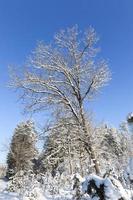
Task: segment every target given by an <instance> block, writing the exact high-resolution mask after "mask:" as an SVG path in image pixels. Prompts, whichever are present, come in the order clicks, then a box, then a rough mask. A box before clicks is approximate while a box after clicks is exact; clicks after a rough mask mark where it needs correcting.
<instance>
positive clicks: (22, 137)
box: [7, 121, 37, 177]
mask: <svg viewBox="0 0 133 200" xmlns="http://www.w3.org/2000/svg"><path fill="white" fill-rule="evenodd" d="M36 139H37V135H36V131H35V128H34V124H33V122H31V121H26V122H22V123H20V124H19V125H18V126H17V127H16V129H15V131H14V135H13V137H12V141H11V145H10V151H9V153H8V156H7V165H8V168H7V176H8V177H10V176H12V175H14V174H16V173H17V172H18V171H20V170H28V169H32V167H33V162H32V161H33V159H34V158H35V157H36V155H37V149H36V147H35V144H36Z"/></svg>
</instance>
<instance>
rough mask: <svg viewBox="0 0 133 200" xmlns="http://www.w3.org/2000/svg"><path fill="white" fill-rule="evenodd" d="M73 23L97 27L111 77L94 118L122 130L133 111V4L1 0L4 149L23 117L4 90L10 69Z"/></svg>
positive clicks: (125, 0)
mask: <svg viewBox="0 0 133 200" xmlns="http://www.w3.org/2000/svg"><path fill="white" fill-rule="evenodd" d="M75 24H78V25H79V28H80V29H84V28H86V27H88V26H89V25H92V26H93V27H94V28H95V29H96V31H97V33H98V35H99V36H100V43H99V45H100V46H101V48H102V53H101V56H102V57H103V58H107V59H108V61H109V63H110V68H111V71H112V73H113V75H112V81H111V82H110V85H109V86H108V87H106V88H104V90H102V93H101V94H100V95H99V96H98V97H97V98H96V100H95V101H94V102H93V103H92V104H90V109H93V111H94V112H95V117H96V119H98V120H101V121H102V120H104V121H107V122H109V123H111V124H114V125H115V126H118V124H119V123H120V122H121V121H122V120H123V119H125V117H126V115H127V113H128V112H130V111H132V110H133V1H132V0H12V1H11V0H0V150H1V149H3V144H4V145H5V144H7V143H8V138H10V137H11V135H12V131H13V129H14V128H15V126H16V124H17V123H18V122H20V121H21V120H23V119H24V118H25V117H24V116H22V115H21V112H22V108H21V105H20V103H18V102H17V94H15V93H14V92H13V91H11V90H9V89H8V88H7V87H6V86H7V84H8V79H9V77H8V65H21V64H23V63H24V62H25V59H26V56H27V55H28V54H29V53H30V52H31V50H32V49H33V48H34V47H35V45H36V42H37V41H38V40H45V41H49V40H50V39H52V36H53V34H54V33H55V32H57V31H58V30H59V29H61V28H65V27H68V26H72V25H75ZM0 158H1V160H0V162H2V161H3V160H2V156H1V157H0Z"/></svg>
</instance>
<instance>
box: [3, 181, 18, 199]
mask: <svg viewBox="0 0 133 200" xmlns="http://www.w3.org/2000/svg"><path fill="white" fill-rule="evenodd" d="M6 187H7V182H6V181H4V180H2V179H0V200H20V199H19V195H18V194H16V193H13V192H10V193H9V192H7V191H6Z"/></svg>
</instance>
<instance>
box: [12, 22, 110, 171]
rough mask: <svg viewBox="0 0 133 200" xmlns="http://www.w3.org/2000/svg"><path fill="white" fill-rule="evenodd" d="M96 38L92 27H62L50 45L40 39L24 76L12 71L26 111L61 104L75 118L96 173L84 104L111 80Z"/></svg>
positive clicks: (97, 167)
mask: <svg viewBox="0 0 133 200" xmlns="http://www.w3.org/2000/svg"><path fill="white" fill-rule="evenodd" d="M97 41H98V37H97V35H96V32H95V30H94V29H93V28H92V27H90V28H88V29H87V30H86V31H84V32H81V31H79V30H78V27H77V26H74V27H72V28H67V29H66V30H61V31H60V32H59V33H57V34H56V35H55V37H54V41H53V42H52V43H50V44H49V45H48V44H45V43H43V42H40V43H39V44H38V45H37V48H36V49H35V51H34V52H33V54H32V55H31V57H30V59H29V64H28V66H26V68H25V70H24V73H23V76H22V75H21V74H20V76H19V75H17V76H16V74H15V77H13V84H14V86H15V87H17V88H20V89H21V91H22V98H23V99H24V100H25V101H26V110H27V111H42V110H43V109H44V108H46V107H47V108H49V106H52V107H53V106H54V107H55V106H60V107H62V108H63V109H65V110H67V112H69V113H70V114H71V116H73V117H74V118H75V120H76V122H77V125H78V126H79V128H80V130H81V132H83V134H84V135H85V137H84V138H85V140H82V142H83V143H84V145H85V148H86V151H87V152H88V153H89V155H90V157H91V159H92V160H93V162H94V168H95V170H96V173H97V174H98V173H100V169H99V164H98V162H97V160H96V158H95V152H94V150H93V146H92V145H91V140H90V133H89V131H88V128H87V120H86V114H85V105H86V104H87V103H88V101H89V100H90V99H92V98H93V97H94V96H95V95H96V93H97V92H98V91H99V89H100V88H101V87H102V86H104V85H105V84H106V83H107V82H108V81H109V80H110V71H109V69H108V64H107V62H106V61H105V60H101V59H98V58H96V55H97V53H98V51H99V48H97V47H96V43H97Z"/></svg>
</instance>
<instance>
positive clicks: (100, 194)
mask: <svg viewBox="0 0 133 200" xmlns="http://www.w3.org/2000/svg"><path fill="white" fill-rule="evenodd" d="M82 191H83V193H87V194H88V195H90V197H91V199H96V198H97V199H98V200H132V198H133V193H131V191H128V190H126V189H124V188H123V186H122V184H121V183H120V181H118V180H117V179H115V178H114V177H105V178H101V177H99V176H96V175H89V176H88V177H86V179H85V181H84V182H83V183H82Z"/></svg>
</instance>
